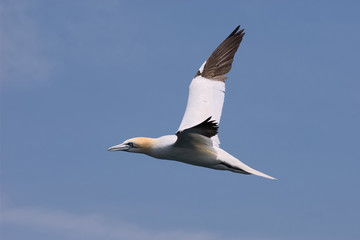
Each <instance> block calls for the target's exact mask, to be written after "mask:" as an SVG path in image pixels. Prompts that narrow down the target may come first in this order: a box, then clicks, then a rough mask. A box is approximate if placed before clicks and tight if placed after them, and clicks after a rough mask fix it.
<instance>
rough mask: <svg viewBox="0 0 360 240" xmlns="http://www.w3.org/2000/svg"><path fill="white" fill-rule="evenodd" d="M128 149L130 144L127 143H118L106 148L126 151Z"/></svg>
mask: <svg viewBox="0 0 360 240" xmlns="http://www.w3.org/2000/svg"><path fill="white" fill-rule="evenodd" d="M129 149H130V146H129V145H127V144H123V143H122V144H119V145H116V146H112V147H110V148H109V149H108V151H127V150H129Z"/></svg>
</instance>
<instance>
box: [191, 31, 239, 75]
mask: <svg viewBox="0 0 360 240" xmlns="http://www.w3.org/2000/svg"><path fill="white" fill-rule="evenodd" d="M239 28H240V26H238V27H237V28H235V30H234V31H233V32H232V33H231V34H230V35H229V36H228V37H227V38H226V39H225V40H224V41H223V42H222V43H221V44H220V45H219V46H218V47H217V48H216V49H215V51H214V52H213V53H212V54H211V55H210V57H209V58H208V59H207V60H206V64H205V66H204V70H203V71H202V73H200V71H198V72H197V73H196V75H195V77H197V76H199V75H201V76H203V77H205V78H207V79H211V80H216V81H223V82H225V80H226V79H227V77H226V76H225V74H227V73H228V72H229V71H230V69H231V66H232V63H233V60H234V56H235V53H236V51H237V49H238V48H239V45H240V43H241V41H242V39H243V36H244V35H245V33H244V29H241V30H240V31H238V30H239Z"/></svg>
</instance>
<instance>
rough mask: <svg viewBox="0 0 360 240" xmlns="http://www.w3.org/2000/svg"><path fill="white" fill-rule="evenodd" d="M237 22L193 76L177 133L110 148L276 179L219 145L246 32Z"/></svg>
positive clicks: (134, 139) (137, 140) (111, 149)
mask: <svg viewBox="0 0 360 240" xmlns="http://www.w3.org/2000/svg"><path fill="white" fill-rule="evenodd" d="M239 28H240V26H238V27H237V28H236V29H235V30H234V31H233V32H232V33H231V34H230V35H229V36H228V37H227V38H226V39H225V40H224V41H223V42H222V43H221V44H220V45H219V46H218V47H217V48H216V49H215V51H214V52H213V53H212V54H211V55H210V57H209V58H208V59H207V60H206V61H205V62H204V63H203V64H202V65H201V67H200V69H199V70H198V71H197V73H196V75H195V77H194V78H193V80H192V82H191V84H190V88H189V97H188V102H187V106H186V110H185V114H184V117H183V119H182V122H181V124H180V127H179V129H178V131H177V132H176V134H175V135H166V136H162V137H159V138H147V137H136V138H131V139H128V140H126V141H124V142H123V143H121V144H119V145H116V146H113V147H110V148H109V149H108V151H127V152H133V153H144V154H147V155H149V156H151V157H154V158H159V159H167V160H175V161H179V162H183V163H188V164H192V165H197V166H201V167H207V168H212V169H218V170H228V171H232V172H236V173H242V174H254V175H257V176H261V177H265V178H270V179H274V178H273V177H271V176H269V175H266V174H264V173H261V172H259V171H257V170H255V169H253V168H251V167H249V166H247V165H245V164H244V163H242V162H241V161H240V160H238V159H237V158H235V157H233V156H232V155H230V154H229V153H227V152H226V151H224V150H223V149H221V148H220V147H219V144H220V141H219V138H218V124H219V122H220V117H221V112H222V107H223V104H224V97H225V80H226V79H227V77H226V76H225V74H227V73H228V72H229V71H230V69H231V66H232V62H233V60H234V55H235V53H236V51H237V49H238V47H239V45H240V43H241V41H242V39H243V37H244V35H245V33H244V29H241V30H240V31H238V30H239Z"/></svg>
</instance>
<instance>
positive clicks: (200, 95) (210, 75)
mask: <svg viewBox="0 0 360 240" xmlns="http://www.w3.org/2000/svg"><path fill="white" fill-rule="evenodd" d="M239 28H240V26H238V27H237V28H236V29H235V30H234V31H233V32H232V33H231V34H230V35H229V36H228V37H227V38H226V39H225V40H224V41H223V42H222V43H221V44H220V45H219V46H218V47H217V48H216V49H215V51H214V52H213V53H212V54H211V55H210V57H209V58H208V59H207V60H206V61H205V62H204V63H203V65H202V66H201V67H200V69H199V71H198V72H197V73H196V75H195V77H194V79H193V80H192V82H191V84H190V88H189V97H188V102H187V106H186V110H185V114H184V117H183V119H182V122H181V124H180V127H179V130H178V131H180V132H181V131H184V130H185V129H188V128H192V127H194V126H196V125H199V124H200V123H203V122H204V121H205V120H209V119H210V118H209V117H211V119H212V120H213V121H214V122H215V123H217V124H219V123H220V118H221V112H222V107H223V104H224V97H225V80H226V79H227V77H226V76H225V74H227V73H228V72H229V71H230V69H231V66H232V63H233V60H234V55H235V53H236V51H237V49H238V48H239V45H240V43H241V41H242V39H243V36H244V35H245V33H244V29H241V30H240V31H238V30H239ZM208 118H209V119H208ZM210 137H211V139H212V140H213V142H214V143H215V144H216V145H219V144H220V141H219V138H218V136H217V134H216V135H214V136H210Z"/></svg>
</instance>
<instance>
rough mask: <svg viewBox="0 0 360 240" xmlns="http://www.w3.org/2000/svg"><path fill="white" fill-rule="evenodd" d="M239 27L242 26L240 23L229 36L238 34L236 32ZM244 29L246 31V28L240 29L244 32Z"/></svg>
mask: <svg viewBox="0 0 360 240" xmlns="http://www.w3.org/2000/svg"><path fill="white" fill-rule="evenodd" d="M239 28H240V25H239V26H237V27H236V28H235V30H234V31H233V32H232V33H230V35H229V37H231V36H234V35H235V34H236V32H237V31H238V30H239ZM242 31H244V29H241V30H240V32H242Z"/></svg>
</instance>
